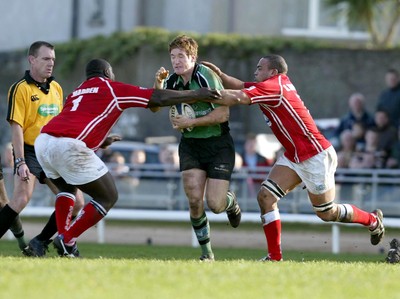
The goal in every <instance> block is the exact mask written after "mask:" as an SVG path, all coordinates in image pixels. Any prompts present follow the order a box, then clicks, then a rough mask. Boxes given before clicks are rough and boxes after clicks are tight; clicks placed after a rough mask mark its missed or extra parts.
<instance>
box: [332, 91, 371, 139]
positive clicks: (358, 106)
mask: <svg viewBox="0 0 400 299" xmlns="http://www.w3.org/2000/svg"><path fill="white" fill-rule="evenodd" d="M348 105H349V111H348V113H347V114H346V115H345V116H343V117H342V118H341V119H340V123H339V126H338V127H337V129H336V132H335V136H336V138H337V139H339V138H340V134H341V133H342V132H343V131H344V130H349V129H352V126H353V124H354V123H355V122H360V123H362V124H363V125H364V127H365V128H369V127H371V126H373V125H374V119H373V117H372V115H371V114H370V113H369V112H368V111H367V110H366V108H365V97H364V95H363V94H362V93H359V92H356V93H353V94H351V95H350V98H349V104H348ZM338 142H339V140H337V141H336V147H338V144H337V143H338ZM333 143H335V141H334V142H333Z"/></svg>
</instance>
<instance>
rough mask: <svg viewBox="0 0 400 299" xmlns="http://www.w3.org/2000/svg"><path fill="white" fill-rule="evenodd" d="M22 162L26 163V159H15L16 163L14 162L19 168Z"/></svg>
mask: <svg viewBox="0 0 400 299" xmlns="http://www.w3.org/2000/svg"><path fill="white" fill-rule="evenodd" d="M22 162H25V159H24V158H17V159H15V161H14V163H15V165H17V166H18V164H21V163H22Z"/></svg>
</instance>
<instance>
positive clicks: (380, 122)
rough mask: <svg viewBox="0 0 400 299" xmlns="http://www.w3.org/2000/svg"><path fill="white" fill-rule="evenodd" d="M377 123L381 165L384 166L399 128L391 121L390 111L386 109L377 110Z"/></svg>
mask: <svg viewBox="0 0 400 299" xmlns="http://www.w3.org/2000/svg"><path fill="white" fill-rule="evenodd" d="M375 124H376V130H377V132H378V140H377V151H378V152H379V154H378V156H379V157H380V162H379V163H380V167H379V168H384V167H385V165H386V160H387V158H388V157H389V155H390V151H391V149H392V147H393V146H394V144H395V143H396V141H397V134H398V133H397V128H396V127H395V126H393V125H392V124H391V122H390V118H389V113H388V112H387V111H385V110H378V111H376V112H375Z"/></svg>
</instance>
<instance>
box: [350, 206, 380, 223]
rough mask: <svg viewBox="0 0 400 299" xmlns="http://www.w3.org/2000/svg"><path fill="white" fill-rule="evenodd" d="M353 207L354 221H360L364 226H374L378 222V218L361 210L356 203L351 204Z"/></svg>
mask: <svg viewBox="0 0 400 299" xmlns="http://www.w3.org/2000/svg"><path fill="white" fill-rule="evenodd" d="M351 207H352V208H353V222H354V223H359V224H362V225H364V226H373V225H374V224H375V223H376V218H375V216H374V215H373V214H372V213H370V212H366V211H364V210H361V209H360V208H357V207H356V206H354V205H351Z"/></svg>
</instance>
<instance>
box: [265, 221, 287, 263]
mask: <svg viewBox="0 0 400 299" xmlns="http://www.w3.org/2000/svg"><path fill="white" fill-rule="evenodd" d="M263 229H264V234H265V238H266V239H267V246H268V256H269V257H270V259H272V260H275V261H280V260H281V259H282V250H281V231H282V226H281V220H280V219H277V220H275V221H272V222H270V223H268V224H264V225H263Z"/></svg>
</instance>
